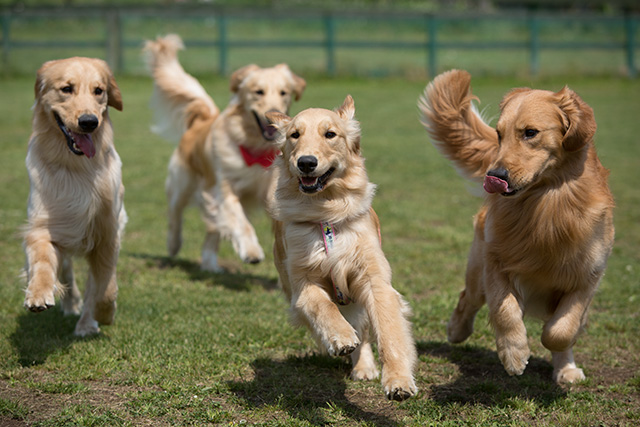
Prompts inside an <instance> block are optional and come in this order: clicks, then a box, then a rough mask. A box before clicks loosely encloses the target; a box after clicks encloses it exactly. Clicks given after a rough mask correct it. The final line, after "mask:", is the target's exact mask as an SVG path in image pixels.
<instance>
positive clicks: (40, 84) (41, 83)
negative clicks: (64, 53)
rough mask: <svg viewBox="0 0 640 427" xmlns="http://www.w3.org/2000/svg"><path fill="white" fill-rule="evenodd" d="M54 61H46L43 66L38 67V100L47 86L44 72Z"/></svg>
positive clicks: (36, 92) (36, 86) (35, 88)
mask: <svg viewBox="0 0 640 427" xmlns="http://www.w3.org/2000/svg"><path fill="white" fill-rule="evenodd" d="M53 62H54V61H47V62H45V63H44V64H42V66H41V67H40V68H39V69H38V72H37V73H36V84H35V86H34V92H35V97H36V100H38V99H39V98H40V96H41V95H42V92H43V90H44V87H45V78H44V73H45V71H46V70H47V68H49V67H50V66H51V65H52V64H53Z"/></svg>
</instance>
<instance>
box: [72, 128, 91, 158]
mask: <svg viewBox="0 0 640 427" xmlns="http://www.w3.org/2000/svg"><path fill="white" fill-rule="evenodd" d="M73 140H74V141H75V143H76V145H77V146H78V148H79V149H80V150H82V152H83V153H84V155H85V156H87V157H88V158H92V157H93V156H95V154H96V147H94V146H93V141H92V140H91V135H90V134H88V133H75V132H74V133H73Z"/></svg>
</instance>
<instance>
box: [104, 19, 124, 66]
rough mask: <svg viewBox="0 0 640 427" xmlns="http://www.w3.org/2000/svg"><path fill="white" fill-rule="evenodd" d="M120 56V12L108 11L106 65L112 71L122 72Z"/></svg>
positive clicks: (121, 55)
mask: <svg viewBox="0 0 640 427" xmlns="http://www.w3.org/2000/svg"><path fill="white" fill-rule="evenodd" d="M122 58H123V54H122V26H121V25H120V12H118V9H115V8H114V9H110V10H109V11H108V12H107V63H108V64H109V66H110V67H111V69H112V70H113V71H114V73H120V72H122V71H123V59H122Z"/></svg>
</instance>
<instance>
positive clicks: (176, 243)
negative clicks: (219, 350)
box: [145, 35, 306, 272]
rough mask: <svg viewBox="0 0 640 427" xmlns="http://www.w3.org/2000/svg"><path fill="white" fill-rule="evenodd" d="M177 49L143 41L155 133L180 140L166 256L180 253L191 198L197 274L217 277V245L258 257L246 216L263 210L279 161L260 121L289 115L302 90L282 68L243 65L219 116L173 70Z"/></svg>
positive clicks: (176, 44)
mask: <svg viewBox="0 0 640 427" xmlns="http://www.w3.org/2000/svg"><path fill="white" fill-rule="evenodd" d="M182 48H183V45H182V40H181V39H180V38H179V37H178V36H176V35H168V36H166V37H161V38H158V39H157V40H155V41H149V42H147V44H146V47H145V51H146V52H147V53H148V54H149V55H148V57H149V64H150V67H151V70H152V73H153V78H154V84H155V86H154V88H155V95H156V98H155V100H154V103H153V108H154V110H155V112H156V115H157V120H156V121H157V125H156V126H155V127H154V130H155V131H156V132H157V133H160V134H164V135H165V136H168V137H171V135H172V134H173V135H177V136H178V138H180V144H179V146H178V148H177V149H176V150H175V151H174V153H173V156H172V157H171V160H170V162H169V175H168V176H167V181H166V185H165V188H166V192H167V198H168V201H169V233H168V236H167V247H168V250H169V255H170V256H175V255H176V254H177V253H178V251H179V250H180V247H181V245H182V217H183V211H184V209H185V207H186V206H187V205H188V203H189V202H190V201H191V200H192V199H193V198H194V196H195V199H196V202H197V204H198V205H199V207H200V209H201V212H202V218H203V220H204V222H205V225H206V227H207V234H206V237H205V241H204V244H203V246H202V265H201V266H202V269H203V270H208V271H214V272H217V271H222V268H221V267H220V266H219V264H218V247H219V244H220V238H221V237H225V238H228V239H230V240H231V243H232V244H233V248H234V249H235V251H236V253H237V254H238V255H239V256H240V258H241V259H242V260H243V261H244V262H248V263H257V262H260V261H262V260H263V259H264V252H263V250H262V247H261V246H260V243H259V242H258V237H257V236H256V233H255V230H254V228H253V226H252V225H251V223H250V222H249V220H248V218H247V214H246V211H247V210H248V208H250V207H251V206H253V205H264V203H265V197H266V193H267V191H268V188H269V186H270V185H271V183H272V172H271V170H270V169H269V168H268V166H269V165H271V163H272V162H273V159H274V157H275V155H276V153H277V150H275V149H274V147H273V142H272V141H273V139H274V138H275V129H273V128H272V127H270V126H269V123H268V122H267V120H266V118H265V114H266V113H267V112H268V111H277V112H280V113H287V112H288V111H289V107H290V106H291V103H292V102H293V100H294V99H295V100H298V99H299V98H300V96H302V92H303V91H304V89H305V86H306V82H305V81H304V79H302V78H300V77H298V76H296V75H295V74H293V73H292V72H291V70H290V69H289V67H288V66H287V65H285V64H280V65H277V66H275V67H271V68H260V67H258V66H257V65H247V66H245V67H242V68H240V69H239V70H237V71H235V72H234V73H233V74H232V75H231V82H230V89H231V92H232V94H233V97H232V99H231V101H230V102H229V105H228V106H227V107H226V108H225V109H224V111H222V112H220V111H219V110H218V107H217V106H216V105H215V103H214V102H213V100H212V99H211V98H210V97H209V95H207V93H206V91H205V90H204V88H202V86H201V85H200V83H198V81H197V80H196V79H194V78H193V77H192V76H190V75H189V74H187V73H186V72H185V71H184V69H183V68H182V66H181V65H180V63H179V62H178V57H177V51H178V50H179V49H182Z"/></svg>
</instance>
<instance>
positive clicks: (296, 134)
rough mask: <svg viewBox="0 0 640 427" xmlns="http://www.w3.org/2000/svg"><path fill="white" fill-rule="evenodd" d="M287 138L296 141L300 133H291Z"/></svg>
mask: <svg viewBox="0 0 640 427" xmlns="http://www.w3.org/2000/svg"><path fill="white" fill-rule="evenodd" d="M289 138H291V139H298V138H300V132H298V131H295V132H294V133H292V134H291V135H289Z"/></svg>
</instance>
